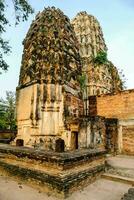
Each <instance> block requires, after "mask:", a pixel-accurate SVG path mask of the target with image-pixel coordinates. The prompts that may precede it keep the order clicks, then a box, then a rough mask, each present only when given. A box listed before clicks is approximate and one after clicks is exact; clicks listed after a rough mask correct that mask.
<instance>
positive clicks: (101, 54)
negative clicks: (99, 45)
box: [93, 51, 108, 65]
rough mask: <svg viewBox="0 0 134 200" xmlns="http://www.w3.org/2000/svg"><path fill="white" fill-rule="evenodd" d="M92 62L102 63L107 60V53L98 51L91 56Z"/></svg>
mask: <svg viewBox="0 0 134 200" xmlns="http://www.w3.org/2000/svg"><path fill="white" fill-rule="evenodd" d="M93 62H94V63H96V64H98V65H102V64H106V63H107V62H108V59H107V53H106V52H104V51H100V52H99V53H98V54H97V56H96V57H95V58H93Z"/></svg>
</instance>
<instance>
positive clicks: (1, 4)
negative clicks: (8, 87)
mask: <svg viewBox="0 0 134 200" xmlns="http://www.w3.org/2000/svg"><path fill="white" fill-rule="evenodd" d="M11 1H12V3H13V7H14V11H15V24H16V25H17V24H18V23H19V22H20V21H26V20H27V19H28V17H29V15H30V14H32V13H33V12H34V11H33V9H32V7H31V6H30V4H29V3H28V2H27V0H11ZM7 2H8V0H7ZM7 2H6V0H0V69H2V70H4V71H6V70H7V69H8V67H9V66H8V64H7V63H6V62H5V60H4V58H3V55H4V54H7V53H10V52H11V47H10V46H9V42H8V41H6V40H4V39H3V33H4V32H6V25H10V22H9V20H8V19H7V17H6V9H8V3H7Z"/></svg>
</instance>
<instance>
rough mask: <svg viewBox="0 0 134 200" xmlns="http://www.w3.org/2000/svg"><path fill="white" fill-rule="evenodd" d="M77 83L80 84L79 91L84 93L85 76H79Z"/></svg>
mask: <svg viewBox="0 0 134 200" xmlns="http://www.w3.org/2000/svg"><path fill="white" fill-rule="evenodd" d="M78 81H79V84H80V88H81V91H84V89H85V88H86V75H85V74H82V75H79V76H78Z"/></svg>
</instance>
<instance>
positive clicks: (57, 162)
mask: <svg viewBox="0 0 134 200" xmlns="http://www.w3.org/2000/svg"><path fill="white" fill-rule="evenodd" d="M0 153H1V154H0V157H1V159H0V171H1V172H2V173H5V172H6V173H8V175H10V176H13V177H17V178H18V177H19V178H21V179H23V180H26V181H29V182H31V183H34V184H36V185H38V186H40V187H41V188H42V189H43V190H44V191H46V192H48V191H49V192H50V191H52V194H53V195H55V196H60V197H67V196H68V195H69V193H71V192H72V191H74V190H77V189H78V188H81V187H83V186H85V185H87V184H89V183H91V182H93V181H94V180H95V179H96V177H98V176H99V175H100V174H101V173H102V172H104V169H105V153H106V152H105V151H102V150H83V151H75V152H69V153H55V152H46V151H41V150H40V151H39V150H35V149H30V148H24V147H23V148H22V147H13V146H9V145H0Z"/></svg>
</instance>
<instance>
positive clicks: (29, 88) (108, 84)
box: [16, 7, 121, 150]
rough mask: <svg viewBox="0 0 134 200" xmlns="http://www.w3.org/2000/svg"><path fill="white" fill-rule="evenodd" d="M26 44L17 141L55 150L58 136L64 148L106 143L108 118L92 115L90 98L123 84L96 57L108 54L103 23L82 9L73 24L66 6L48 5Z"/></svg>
mask: <svg viewBox="0 0 134 200" xmlns="http://www.w3.org/2000/svg"><path fill="white" fill-rule="evenodd" d="M23 44H24V51H23V56H22V63H21V71H20V78H19V85H18V87H17V123H18V135H17V138H16V140H18V139H20V140H23V142H24V146H30V147H39V148H42V149H48V150H55V148H56V147H55V145H56V142H57V140H59V139H61V140H63V141H64V146H65V150H74V149H78V148H88V147H90V146H94V145H95V146H96V145H97V144H98V145H99V146H101V145H102V146H104V134H105V131H104V129H105V128H102V127H103V126H104V121H103V120H102V119H101V118H100V119H99V118H97V119H96V120H95V119H94V120H95V123H94V121H93V120H92V119H87V117H88V113H89V111H88V109H87V105H86V101H85V99H87V98H88V96H90V95H93V94H101V93H109V92H111V91H114V90H115V91H118V90H120V89H121V87H120V78H119V75H118V72H117V69H116V68H115V67H114V66H113V65H112V63H111V62H109V61H108V62H107V63H106V64H101V65H99V64H98V65H96V64H95V62H94V61H93V58H95V56H97V54H98V53H99V52H101V51H103V52H107V47H106V44H105V41H104V38H103V33H102V30H101V27H100V25H99V22H98V21H97V20H96V19H95V18H94V17H93V16H90V15H88V14H87V13H86V12H80V13H79V14H78V15H77V16H76V17H75V18H74V20H73V21H72V24H71V23H70V20H69V18H68V17H67V16H65V15H64V14H63V12H62V11H61V10H59V9H55V8H54V7H52V8H46V9H45V10H44V11H43V12H41V13H39V14H38V15H37V16H36V19H35V20H34V21H33V22H32V24H31V26H30V28H29V31H28V33H27V35H26V38H25V39H24V42H23ZM84 75H86V79H85V80H84V79H83V76H84ZM118 84H119V85H118ZM85 118H86V119H85ZM97 123H99V125H97ZM101 129H102V130H103V131H101ZM93 130H94V131H93ZM97 141H98V143H97Z"/></svg>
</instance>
